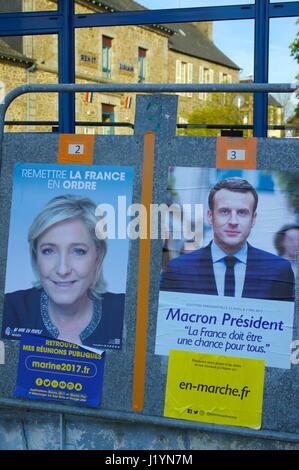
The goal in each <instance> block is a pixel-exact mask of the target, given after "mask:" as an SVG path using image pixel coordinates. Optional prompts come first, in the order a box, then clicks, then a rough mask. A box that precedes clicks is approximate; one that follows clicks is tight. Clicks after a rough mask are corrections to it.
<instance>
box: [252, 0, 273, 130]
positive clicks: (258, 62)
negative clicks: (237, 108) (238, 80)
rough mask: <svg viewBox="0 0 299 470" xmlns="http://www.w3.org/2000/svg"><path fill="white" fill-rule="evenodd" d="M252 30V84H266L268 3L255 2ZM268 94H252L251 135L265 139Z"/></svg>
mask: <svg viewBox="0 0 299 470" xmlns="http://www.w3.org/2000/svg"><path fill="white" fill-rule="evenodd" d="M256 9H257V11H256V17H255V26H254V28H255V30H254V82H255V83H267V82H268V65H269V7H268V2H265V1H263V0H256ZM267 127H268V94H266V93H261V94H260V93H258V94H257V93H254V107H253V129H254V130H253V135H254V136H255V137H267Z"/></svg>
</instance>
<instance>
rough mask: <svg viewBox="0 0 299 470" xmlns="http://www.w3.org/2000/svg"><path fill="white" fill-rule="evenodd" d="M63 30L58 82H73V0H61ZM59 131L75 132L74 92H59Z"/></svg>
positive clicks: (61, 33) (60, 39) (60, 42)
mask: <svg viewBox="0 0 299 470" xmlns="http://www.w3.org/2000/svg"><path fill="white" fill-rule="evenodd" d="M59 6H62V14H63V30H62V31H60V32H59V34H58V49H59V54H58V58H59V59H58V60H59V63H58V68H59V74H58V75H59V83H75V29H74V0H61V2H60V4H59ZM59 132H61V133H69V134H73V133H74V132H75V93H59Z"/></svg>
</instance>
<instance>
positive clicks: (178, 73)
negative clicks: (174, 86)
mask: <svg viewBox="0 0 299 470" xmlns="http://www.w3.org/2000/svg"><path fill="white" fill-rule="evenodd" d="M181 76H182V62H181V61H180V60H177V61H176V64H175V83H181Z"/></svg>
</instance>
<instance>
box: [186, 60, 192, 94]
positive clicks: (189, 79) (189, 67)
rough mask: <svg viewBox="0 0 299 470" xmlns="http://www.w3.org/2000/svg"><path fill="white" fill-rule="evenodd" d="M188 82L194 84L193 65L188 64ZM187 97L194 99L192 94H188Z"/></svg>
mask: <svg viewBox="0 0 299 470" xmlns="http://www.w3.org/2000/svg"><path fill="white" fill-rule="evenodd" d="M187 82H188V83H193V64H188V72H187ZM187 96H189V97H190V98H192V93H187Z"/></svg>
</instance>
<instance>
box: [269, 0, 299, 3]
mask: <svg viewBox="0 0 299 470" xmlns="http://www.w3.org/2000/svg"><path fill="white" fill-rule="evenodd" d="M269 1H270V3H281V2H282V1H283V0H269ZM287 2H298V0H287Z"/></svg>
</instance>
